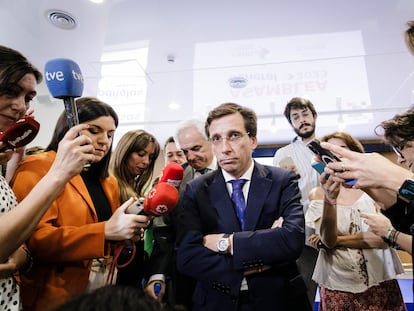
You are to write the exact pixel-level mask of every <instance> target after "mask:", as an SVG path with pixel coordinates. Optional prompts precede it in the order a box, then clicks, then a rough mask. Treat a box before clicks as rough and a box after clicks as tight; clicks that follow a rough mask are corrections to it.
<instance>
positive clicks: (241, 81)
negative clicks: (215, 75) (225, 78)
mask: <svg viewBox="0 0 414 311" xmlns="http://www.w3.org/2000/svg"><path fill="white" fill-rule="evenodd" d="M229 85H230V87H232V88H235V89H241V88H244V87H245V86H246V85H247V79H246V78H244V77H232V78H230V79H229Z"/></svg>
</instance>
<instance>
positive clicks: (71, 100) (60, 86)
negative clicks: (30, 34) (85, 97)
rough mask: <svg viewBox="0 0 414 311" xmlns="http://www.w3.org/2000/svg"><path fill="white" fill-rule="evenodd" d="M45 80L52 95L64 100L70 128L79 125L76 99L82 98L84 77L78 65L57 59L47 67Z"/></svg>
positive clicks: (64, 59)
mask: <svg viewBox="0 0 414 311" xmlns="http://www.w3.org/2000/svg"><path fill="white" fill-rule="evenodd" d="M45 80H46V85H47V88H48V89H49V92H50V94H52V96H53V97H54V98H59V99H63V103H64V105H65V111H66V117H67V118H68V123H69V127H72V126H74V125H77V124H79V119H78V110H77V107H76V103H75V98H76V97H80V96H82V92H83V76H82V73H81V71H80V68H79V66H78V64H76V63H75V62H74V61H73V60H70V59H66V58H56V59H52V60H50V61H48V62H47V63H46V65H45Z"/></svg>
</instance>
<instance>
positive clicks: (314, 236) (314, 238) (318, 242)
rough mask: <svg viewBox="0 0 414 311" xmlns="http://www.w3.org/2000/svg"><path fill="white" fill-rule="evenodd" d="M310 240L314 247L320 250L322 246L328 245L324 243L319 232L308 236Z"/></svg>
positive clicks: (324, 247)
mask: <svg viewBox="0 0 414 311" xmlns="http://www.w3.org/2000/svg"><path fill="white" fill-rule="evenodd" d="M308 242H309V244H310V245H312V247H313V248H315V249H316V250H318V251H319V250H320V249H321V248H323V249H327V247H326V245H325V244H323V243H322V241H321V238H320V236H319V235H318V234H312V235H311V236H310V237H309V238H308Z"/></svg>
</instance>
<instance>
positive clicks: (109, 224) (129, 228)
mask: <svg viewBox="0 0 414 311" xmlns="http://www.w3.org/2000/svg"><path fill="white" fill-rule="evenodd" d="M133 202H134V199H133V198H130V199H129V200H128V201H126V202H125V203H124V204H122V205H121V206H120V207H118V208H117V209H116V211H115V212H114V213H113V214H112V216H111V218H109V220H108V221H106V223H105V239H107V240H113V241H119V240H129V239H133V240H134V241H137V240H139V236H140V235H141V229H144V228H146V227H147V226H148V224H149V222H150V219H149V217H148V216H145V215H135V214H127V213H126V212H125V211H126V209H127V208H129V207H130V206H131V205H132V204H133Z"/></svg>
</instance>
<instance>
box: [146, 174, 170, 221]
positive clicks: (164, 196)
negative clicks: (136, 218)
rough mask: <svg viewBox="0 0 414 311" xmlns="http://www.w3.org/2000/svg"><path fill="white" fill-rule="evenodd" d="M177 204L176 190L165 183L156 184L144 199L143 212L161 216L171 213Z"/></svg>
mask: <svg viewBox="0 0 414 311" xmlns="http://www.w3.org/2000/svg"><path fill="white" fill-rule="evenodd" d="M177 202H178V190H177V188H175V187H174V186H172V185H170V184H169V183H166V182H160V183H158V184H156V185H155V186H154V187H152V189H151V190H150V191H149V192H148V194H147V196H146V197H145V199H144V212H145V214H147V215H150V216H161V215H165V214H168V213H170V212H172V211H173V210H174V208H175V206H176V205H177Z"/></svg>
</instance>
